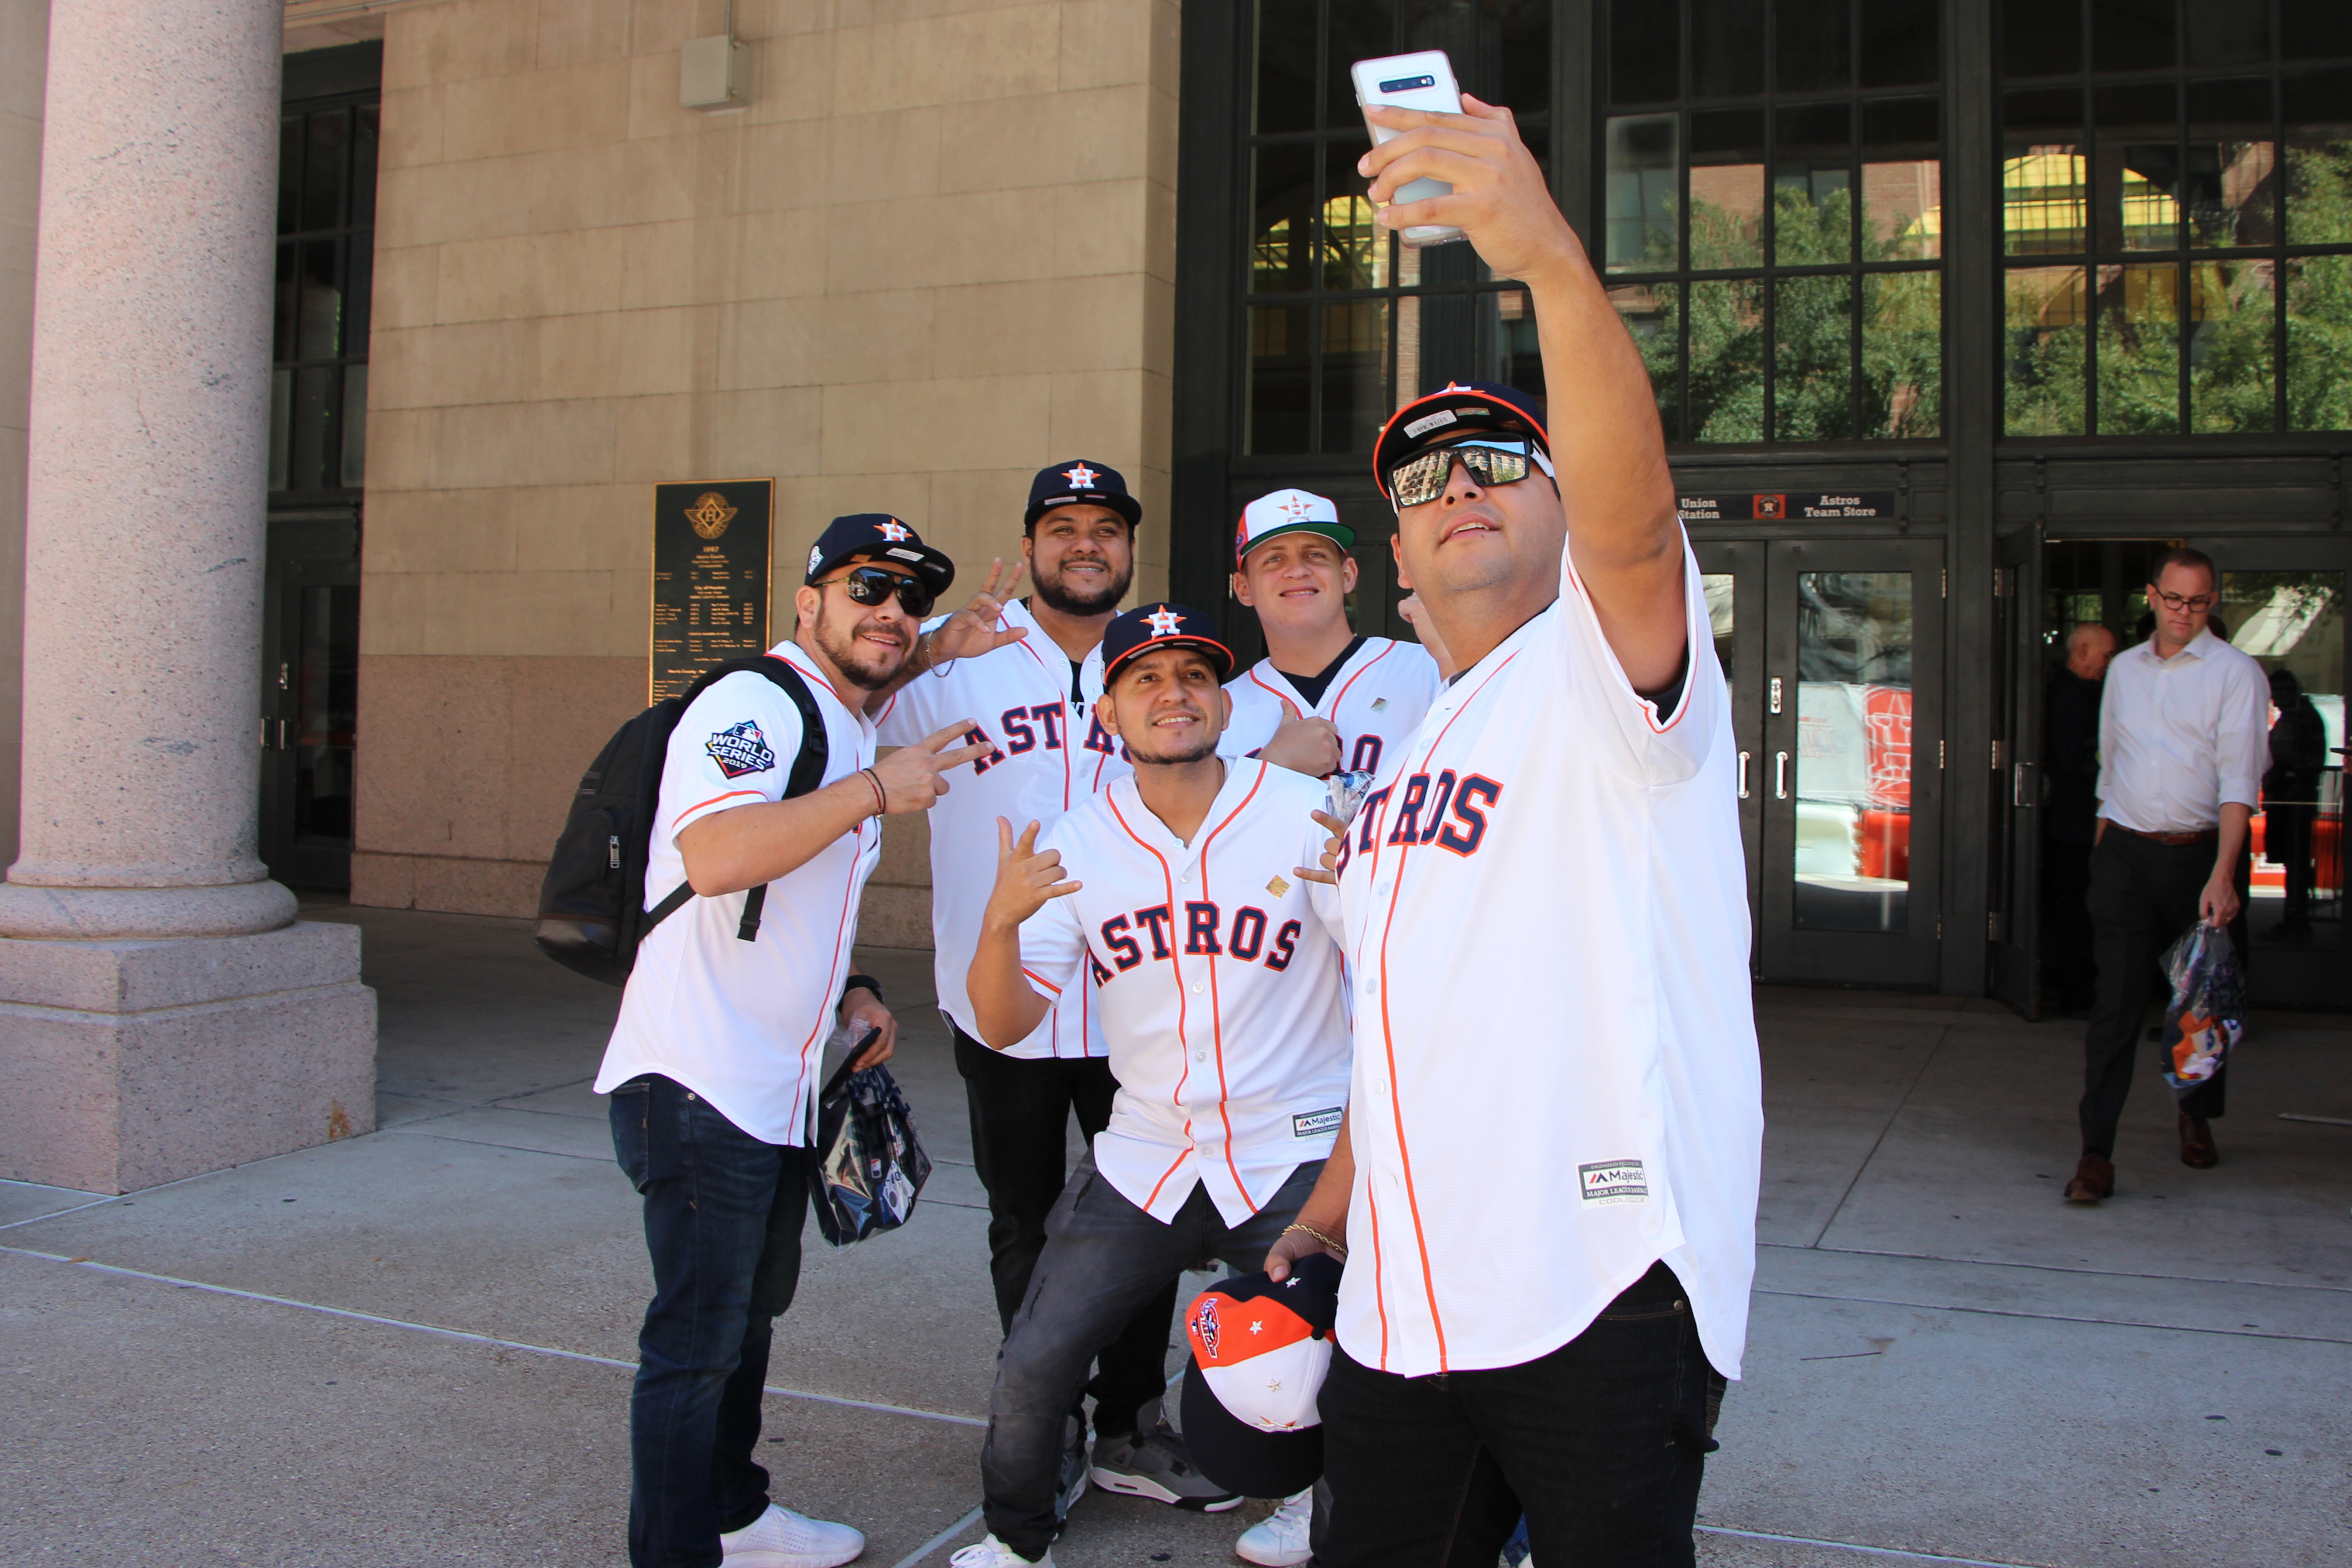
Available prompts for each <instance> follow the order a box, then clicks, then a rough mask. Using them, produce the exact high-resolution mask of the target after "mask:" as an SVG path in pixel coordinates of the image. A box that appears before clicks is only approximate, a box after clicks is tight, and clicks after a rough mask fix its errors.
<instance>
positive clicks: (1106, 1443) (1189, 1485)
mask: <svg viewBox="0 0 2352 1568" xmlns="http://www.w3.org/2000/svg"><path fill="white" fill-rule="evenodd" d="M1094 1481H1095V1485H1097V1486H1098V1487H1100V1488H1102V1489H1103V1490H1105V1491H1107V1492H1123V1493H1125V1494H1126V1495H1127V1496H1129V1497H1142V1498H1150V1499H1151V1500H1153V1501H1155V1502H1164V1503H1170V1504H1172V1505H1174V1506H1175V1507H1177V1508H1181V1509H1190V1510H1192V1511H1193V1512H1195V1513H1223V1512H1224V1511H1225V1510H1227V1509H1231V1508H1239V1507H1240V1506H1241V1503H1242V1497H1241V1494H1240V1493H1239V1492H1229V1491H1227V1490H1226V1489H1224V1488H1223V1487H1221V1486H1219V1485H1218V1484H1217V1483H1216V1482H1214V1481H1213V1480H1211V1479H1209V1478H1208V1477H1206V1476H1204V1475H1202V1473H1201V1472H1200V1471H1199V1470H1197V1469H1195V1468H1193V1465H1192V1455H1191V1454H1190V1453H1188V1452H1187V1451H1186V1450H1185V1447H1184V1439H1183V1438H1181V1437H1179V1436H1176V1434H1175V1433H1174V1432H1171V1431H1170V1430H1169V1428H1168V1425H1167V1423H1165V1422H1161V1423H1160V1424H1159V1425H1157V1426H1154V1427H1153V1428H1152V1429H1151V1430H1150V1431H1149V1432H1130V1433H1129V1434H1128V1435H1127V1436H1124V1437H1097V1438H1096V1439H1095V1460H1094Z"/></svg>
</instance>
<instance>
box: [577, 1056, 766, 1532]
mask: <svg viewBox="0 0 2352 1568" xmlns="http://www.w3.org/2000/svg"><path fill="white" fill-rule="evenodd" d="M612 1120H613V1152H614V1155H615V1156H616V1157H617V1158H618V1159H619V1161H620V1163H621V1169H622V1170H623V1171H625V1172H626V1173H628V1178H629V1180H630V1182H631V1183H632V1184H635V1187H636V1189H637V1191H638V1192H639V1193H640V1194H644V1197H645V1200H646V1201H645V1223H646V1252H647V1253H648V1254H649V1255H650V1256H651V1258H652V1259H653V1266H654V1299H653V1300H652V1301H651V1302H649V1303H648V1304H647V1305H646V1321H645V1327H644V1328H643V1330H641V1331H639V1333H638V1335H637V1380H636V1384H635V1388H634V1389H633V1390H632V1392H631V1394H630V1396H629V1451H630V1466H631V1479H630V1485H629V1562H630V1563H632V1564H634V1565H635V1568H719V1558H720V1556H721V1555H722V1553H721V1552H720V1551H719V1532H720V1531H730V1530H740V1529H742V1528H743V1527H744V1526H745V1525H747V1524H750V1523H751V1521H753V1520H755V1519H758V1518H759V1517H760V1516H761V1514H763V1513H765V1512H767V1511H768V1472H767V1471H766V1470H764V1469H762V1468H760V1466H759V1465H758V1464H756V1463H755V1462H753V1459H752V1458H751V1456H752V1454H753V1452H754V1451H755V1450H756V1449H757V1447H758V1446H759V1442H760V1396H761V1387H762V1385H763V1384H766V1383H767V1381H768V1345H769V1342H770V1338H771V1335H772V1330H773V1328H774V1325H775V1320H776V1318H777V1316H778V1314H780V1313H782V1311H783V1310H784V1309H785V1308H787V1307H789V1306H791V1305H792V1304H793V1290H794V1289H796V1288H797V1287H798V1286H799V1283H800V1274H801V1226H802V1224H803V1222H804V1221H805V1220H806V1219H807V1217H808V1194H809V1188H808V1151H807V1150H805V1149H793V1148H787V1147H785V1146H783V1145H782V1144H776V1143H762V1142H760V1141H759V1140H758V1139H757V1138H754V1137H752V1136H751V1134H750V1133H748V1132H746V1131H743V1130H742V1129H741V1128H740V1127H737V1126H736V1125H735V1124H734V1123H733V1122H731V1121H728V1120H727V1118H725V1117H724V1116H721V1115H719V1112H718V1111H717V1110H713V1109H712V1108H711V1105H710V1102H709V1100H704V1099H703V1098H702V1097H701V1096H700V1095H698V1094H695V1093H694V1092H692V1091H691V1090H689V1089H686V1088H685V1087H683V1086H682V1085H680V1084H678V1083H677V1082H676V1081H674V1080H673V1079H667V1078H663V1077H661V1076H660V1075H659V1074H647V1075H646V1076H645V1077H643V1078H635V1079H630V1080H629V1081H628V1082H626V1083H625V1084H623V1085H621V1087H620V1088H618V1089H614V1091H613V1103H612Z"/></svg>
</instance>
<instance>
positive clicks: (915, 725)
mask: <svg viewBox="0 0 2352 1568" xmlns="http://www.w3.org/2000/svg"><path fill="white" fill-rule="evenodd" d="M942 618H944V617H942ZM938 624H939V622H938V621H933V622H931V623H930V625H932V626H937V625H938ZM997 625H998V626H1000V627H1006V626H1026V627H1028V628H1029V635H1028V636H1027V637H1024V638H1023V639H1022V640H1021V641H1019V642H1017V643H1014V644H1013V645H1011V646H1010V647H1001V648H998V649H996V650H995V651H994V652H992V653H985V654H982V655H981V656H980V657H979V658H960V659H957V660H955V661H954V662H953V663H951V664H950V665H949V666H948V667H947V668H945V669H944V670H941V671H940V672H938V673H937V674H930V675H919V676H917V677H915V679H912V680H910V681H908V683H907V684H906V685H905V686H903V687H900V688H899V689H898V691H897V692H896V693H895V694H893V696H892V697H891V699H890V702H889V705H888V706H887V707H886V708H884V709H883V710H882V713H881V716H880V717H879V718H878V719H877V721H876V724H877V729H878V730H879V731H880V733H881V740H882V743H883V744H884V745H886V746H908V745H912V744H913V743H914V742H917V741H919V740H921V739H922V738H923V737H924V736H926V735H929V734H931V733H932V732H933V731H938V730H940V729H942V728H944V727H945V726H947V725H950V724H952V723H954V722H955V721H957V720H959V719H969V720H971V723H972V732H971V735H970V736H969V737H967V743H969V744H972V745H979V744H982V743H983V742H985V743H986V744H988V745H989V746H991V747H992V748H994V749H993V750H992V751H991V752H989V753H988V754H987V755H986V756H984V757H981V758H979V759H978V760H976V761H974V762H971V763H967V764H965V765H964V766H962V767H960V768H957V769H955V770H954V771H953V772H951V773H949V774H948V775H947V781H948V793H947V794H946V795H943V796H941V797H940V800H939V802H938V804H936V805H933V806H932V807H931V814H930V816H931V824H930V826H931V945H932V948H933V950H934V953H935V958H934V962H933V968H932V973H933V977H934V982H935V984H936V988H937V989H938V992H939V997H940V1011H941V1012H943V1013H945V1014H946V1015H947V1016H949V1017H950V1018H951V1019H953V1020H954V1021H955V1026H956V1027H957V1028H959V1029H961V1030H962V1031H963V1032H964V1033H965V1034H967V1035H970V1036H971V1037H972V1038H973V1039H978V1038H980V1030H979V1029H978V1028H977V1027H975V1026H974V1025H973V1023H972V1016H971V992H970V990H969V988H968V984H967V982H968V978H969V976H970V974H971V954H972V950H973V949H974V948H976V947H977V946H979V944H980V917H981V912H982V910H985V909H987V907H988V894H989V890H990V889H992V888H993V887H995V886H996V819H997V818H998V817H1000V816H1002V817H1004V818H1006V819H1007V820H1008V821H1010V822H1011V823H1012V824H1013V832H1014V833H1015V834H1018V833H1019V832H1020V831H1021V830H1022V828H1023V827H1024V826H1027V825H1028V824H1030V823H1032V822H1036V823H1042V824H1044V825H1045V826H1048V827H1050V826H1053V825H1054V824H1055V822H1057V821H1059V820H1060V819H1061V817H1062V815H1063V814H1064V813H1065V812H1067V811H1069V810H1071V809H1072V808H1073V807H1075V806H1078V805H1084V804H1085V803H1086V802H1087V801H1089V800H1091V799H1093V798H1094V797H1095V796H1096V795H1099V794H1100V793H1101V792H1102V791H1103V790H1104V789H1106V788H1108V786H1109V784H1110V783H1111V781H1112V780H1114V779H1117V778H1119V777H1121V776H1123V775H1124V774H1126V773H1127V772H1128V771H1129V769H1128V764H1127V761H1126V759H1125V758H1124V757H1123V756H1122V755H1120V753H1119V745H1118V741H1117V740H1116V739H1115V738H1114V737H1113V736H1111V734H1110V733H1109V732H1108V731H1106V730H1104V729H1103V727H1102V726H1101V725H1100V724H1097V722H1095V716H1094V705H1095V699H1097V698H1098V697H1100V696H1101V695H1102V649H1101V648H1100V647H1097V648H1095V650H1094V651H1093V652H1091V653H1089V654H1087V658H1086V663H1085V664H1084V665H1083V666H1082V667H1081V668H1080V669H1079V671H1078V673H1077V682H1078V689H1077V690H1076V692H1075V693H1074V692H1073V691H1072V690H1071V686H1070V681H1071V671H1070V660H1069V656H1068V655H1066V654H1065V653H1064V652H1063V651H1062V650H1061V648H1060V647H1057V646H1055V642H1054V639H1053V638H1051V637H1047V636H1046V635H1045V628H1044V627H1042V626H1038V624H1037V622H1036V621H1035V619H1034V617H1032V616H1030V614H1029V607H1028V605H1024V604H1022V603H1019V602H1017V601H1016V602H1015V603H1013V604H1011V605H1006V606H1005V607H1004V614H1003V616H1000V617H999V618H998V620H997ZM926 629H928V627H927V628H926ZM1102 1054H1103V1043H1102V1031H1101V1030H1100V1029H1099V1028H1098V1027H1097V1026H1096V1025H1095V1020H1094V997H1093V994H1092V988H1091V987H1087V986H1081V987H1080V988H1079V989H1078V990H1077V991H1076V992H1075V993H1073V994H1072V995H1071V997H1070V999H1069V1002H1068V1005H1062V1006H1056V1007H1055V1009H1054V1011H1053V1012H1052V1013H1051V1014H1050V1015H1048V1016H1047V1017H1046V1019H1045V1022H1044V1023H1043V1024H1040V1025H1038V1026H1037V1028H1036V1031H1035V1032H1034V1034H1032V1035H1031V1036H1030V1037H1028V1038H1027V1039H1025V1040H1023V1041H1021V1042H1020V1043H1019V1044H1018V1045H1015V1046H1013V1047H1010V1048H1008V1049H1007V1050H1005V1051H1004V1052H1003V1055H1005V1056H1008V1057H1018V1058H1024V1059H1034V1058H1040V1057H1098V1056H1101V1055H1102Z"/></svg>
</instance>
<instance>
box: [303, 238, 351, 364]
mask: <svg viewBox="0 0 2352 1568" xmlns="http://www.w3.org/2000/svg"><path fill="white" fill-rule="evenodd" d="M335 250H336V242H335V241H334V240H331V239H313V240H308V241H305V242H304V244H303V246H302V263H301V265H302V270H301V273H300V275H299V277H298V278H297V279H296V280H295V291H296V295H295V330H294V357H295V358H297V359H332V358H334V357H335V356H336V355H337V354H340V353H342V352H343V345H342V331H343V290H342V289H341V280H340V279H337V278H336V276H335Z"/></svg>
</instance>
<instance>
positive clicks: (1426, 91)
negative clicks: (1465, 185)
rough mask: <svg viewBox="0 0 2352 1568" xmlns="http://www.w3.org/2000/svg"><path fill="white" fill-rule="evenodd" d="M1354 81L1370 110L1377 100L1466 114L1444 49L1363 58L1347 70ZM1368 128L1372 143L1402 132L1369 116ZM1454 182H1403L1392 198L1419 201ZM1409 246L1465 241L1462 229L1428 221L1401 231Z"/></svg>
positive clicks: (1446, 191) (1360, 102) (1361, 104)
mask: <svg viewBox="0 0 2352 1568" xmlns="http://www.w3.org/2000/svg"><path fill="white" fill-rule="evenodd" d="M1348 77H1349V80H1351V81H1353V82H1354V83H1355V85H1356V107H1357V108H1359V109H1370V108H1371V107H1373V106H1374V105H1375V104H1378V105H1383V106H1386V107H1388V108H1391V109H1421V110H1430V111H1432V112H1433V113H1437V114H1459V113H1461V112H1462V89H1461V88H1460V87H1458V86H1456V85H1455V84H1454V62H1453V61H1451V60H1449V59H1447V58H1445V51H1444V49H1423V50H1422V51H1420V52H1419V53H1418V54H1411V55H1383V56H1381V58H1378V59H1370V60H1358V61H1357V62H1356V63H1355V64H1354V65H1352V66H1350V67H1349V68H1348ZM1364 128H1365V129H1366V130H1368V131H1370V132H1371V133H1372V145H1373V146H1375V147H1377V146H1379V145H1380V144H1381V142H1386V141H1389V140H1391V138H1393V137H1396V136H1398V135H1401V134H1402V132H1396V131H1391V130H1390V129H1388V128H1387V127H1386V126H1382V125H1374V124H1373V123H1372V122H1371V121H1370V120H1367V121H1364ZM1453 190H1454V187H1453V186H1452V185H1449V184H1446V183H1445V182H1444V180H1428V179H1423V180H1414V181H1412V182H1411V183H1409V184H1404V185H1402V186H1400V187H1399V188H1398V190H1397V193H1396V195H1392V196H1391V197H1390V198H1389V200H1390V201H1391V202H1418V201H1423V200H1426V199H1427V198H1429V197H1431V196H1443V195H1451V194H1452V192H1453ZM1398 232H1399V234H1400V235H1401V236H1402V237H1403V239H1404V242H1405V243H1406V244H1407V245H1412V246H1422V245H1444V244H1445V243H1446V242H1447V241H1449V240H1455V239H1460V238H1461V237H1462V231H1461V230H1460V229H1458V228H1453V227H1449V226H1442V225H1438V224H1423V225H1420V226H1417V227H1413V228H1407V229H1401V230H1399V231H1398Z"/></svg>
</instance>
